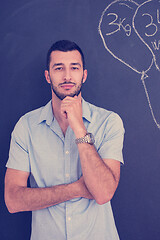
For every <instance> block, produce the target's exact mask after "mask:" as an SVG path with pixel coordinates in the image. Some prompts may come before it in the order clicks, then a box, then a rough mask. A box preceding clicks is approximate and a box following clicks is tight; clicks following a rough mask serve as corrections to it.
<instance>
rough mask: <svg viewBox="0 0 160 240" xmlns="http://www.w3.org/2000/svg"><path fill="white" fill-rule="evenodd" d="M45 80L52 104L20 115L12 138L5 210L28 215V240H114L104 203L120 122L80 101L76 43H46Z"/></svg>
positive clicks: (118, 151) (114, 170) (112, 181)
mask: <svg viewBox="0 0 160 240" xmlns="http://www.w3.org/2000/svg"><path fill="white" fill-rule="evenodd" d="M45 78H46V80H47V82H48V83H49V84H50V86H51V91H52V101H50V102H49V103H48V104H47V105H46V106H45V107H42V108H40V109H37V110H35V111H32V112H30V113H27V114H26V115H24V116H23V117H22V118H21V119H20V120H19V121H18V123H17V124H16V126H15V129H14V131H13V133H12V139H11V146H10V154H9V159H8V162H7V171H6V176H5V201H6V205H7V207H8V210H9V211H10V212H11V213H15V212H20V211H32V234H31V239H32V240H51V239H55V240H64V239H72V240H97V239H101V240H107V239H108V240H117V239H119V237H118V234H117V230H116V227H115V223H114V219H113V214H112V209H111V205H110V200H111V199H112V197H113V195H114V193H115V190H116V188H117V186H118V182H119V178H120V162H123V157H122V145H123V135H124V129H123V124H122V121H121V119H120V117H119V116H118V115H117V114H115V113H113V112H110V111H107V110H104V109H102V108H98V107H96V106H93V105H91V104H89V103H87V102H85V101H84V100H83V99H82V96H81V88H82V85H83V83H84V82H85V81H86V79H87V70H86V69H85V61H84V56H83V53H82V50H81V49H80V48H79V47H78V46H77V45H76V44H75V43H73V42H70V41H67V40H62V41H58V42H56V43H54V44H53V45H52V47H51V48H50V49H49V51H48V55H47V70H46V71H45ZM28 177H30V184H31V188H29V187H27V180H28Z"/></svg>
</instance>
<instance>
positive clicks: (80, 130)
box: [74, 127, 87, 138]
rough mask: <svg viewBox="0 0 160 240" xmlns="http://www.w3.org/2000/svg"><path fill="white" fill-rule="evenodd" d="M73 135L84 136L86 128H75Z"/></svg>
mask: <svg viewBox="0 0 160 240" xmlns="http://www.w3.org/2000/svg"><path fill="white" fill-rule="evenodd" d="M74 134H75V137H76V138H81V137H84V136H85V135H86V134H87V130H86V128H85V127H82V128H76V130H75V131H74Z"/></svg>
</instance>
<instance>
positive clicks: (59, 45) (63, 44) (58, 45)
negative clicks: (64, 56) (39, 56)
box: [46, 40, 85, 71]
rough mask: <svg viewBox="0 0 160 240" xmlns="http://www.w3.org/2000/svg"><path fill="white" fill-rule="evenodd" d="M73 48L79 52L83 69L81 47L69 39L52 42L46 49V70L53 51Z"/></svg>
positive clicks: (65, 50)
mask: <svg viewBox="0 0 160 240" xmlns="http://www.w3.org/2000/svg"><path fill="white" fill-rule="evenodd" d="M73 50H77V51H78V52H79V53H80V54H81V58H82V63H83V69H85V60H84V54H83V52H82V50H81V48H80V47H79V46H78V45H77V44H76V43H75V42H71V41H69V40H60V41H57V42H55V43H53V45H52V46H51V47H50V49H49V50H48V53H47V62H46V67H47V70H48V71H49V64H50V60H51V59H50V56H51V53H52V52H53V51H62V52H68V51H73Z"/></svg>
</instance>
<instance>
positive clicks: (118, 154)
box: [98, 113, 125, 163]
mask: <svg viewBox="0 0 160 240" xmlns="http://www.w3.org/2000/svg"><path fill="white" fill-rule="evenodd" d="M124 132H125V131H124V127H123V122H122V120H121V118H120V117H119V115H118V114H115V113H112V114H111V116H110V117H109V119H107V121H106V125H105V129H104V137H103V140H102V142H101V145H100V147H99V150H98V153H99V154H100V156H101V158H103V159H114V160H117V161H120V162H121V163H124V161H123V153H122V149H123V140H124Z"/></svg>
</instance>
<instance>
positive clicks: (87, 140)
mask: <svg viewBox="0 0 160 240" xmlns="http://www.w3.org/2000/svg"><path fill="white" fill-rule="evenodd" d="M75 142H76V144H79V143H89V144H91V145H93V144H94V142H95V140H94V136H93V134H92V133H86V135H85V136H84V137H81V138H76V140H75Z"/></svg>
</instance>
